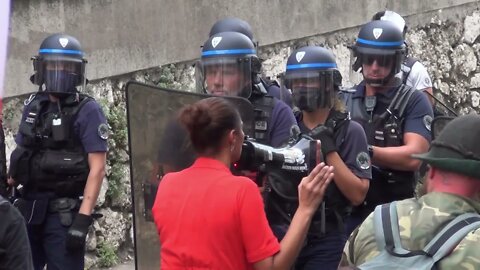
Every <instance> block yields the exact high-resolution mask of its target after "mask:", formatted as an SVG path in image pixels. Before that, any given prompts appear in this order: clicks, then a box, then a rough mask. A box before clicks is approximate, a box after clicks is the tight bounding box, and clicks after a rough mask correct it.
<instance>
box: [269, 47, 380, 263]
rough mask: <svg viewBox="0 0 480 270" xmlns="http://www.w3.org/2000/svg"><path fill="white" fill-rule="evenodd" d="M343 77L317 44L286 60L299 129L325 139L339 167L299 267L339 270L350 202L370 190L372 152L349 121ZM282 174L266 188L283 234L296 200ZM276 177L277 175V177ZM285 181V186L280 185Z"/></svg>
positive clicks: (328, 158) (327, 153)
mask: <svg viewBox="0 0 480 270" xmlns="http://www.w3.org/2000/svg"><path fill="white" fill-rule="evenodd" d="M341 83H342V76H341V74H340V72H339V71H338V69H337V64H336V61H335V57H334V55H333V53H331V52H330V51H329V50H327V49H325V48H322V47H318V46H307V47H302V48H299V49H297V50H295V51H293V53H292V54H291V55H290V57H289V58H288V60H287V67H286V72H285V86H286V88H288V89H291V91H292V97H293V102H294V105H295V106H296V107H297V108H299V109H300V111H299V112H298V113H296V115H295V116H296V119H297V122H298V126H299V127H300V131H301V132H302V133H304V134H307V135H309V136H311V137H312V138H314V139H319V140H320V141H321V147H322V154H323V158H324V160H325V162H326V163H327V164H329V165H330V166H333V167H334V168H335V177H334V181H333V182H332V183H331V184H330V186H329V187H328V188H327V192H326V194H325V201H324V205H323V207H320V208H319V209H318V210H317V212H316V214H315V215H314V218H313V221H312V225H311V226H310V230H309V234H308V237H307V240H306V241H307V243H306V246H305V247H304V248H303V249H302V251H301V253H300V255H299V257H298V260H297V263H296V268H295V269H337V266H338V263H339V262H340V258H341V254H342V250H343V245H344V244H345V234H344V221H345V220H346V218H347V216H348V214H349V212H350V209H351V205H359V204H361V203H362V202H363V200H364V198H365V195H366V194H367V190H368V186H369V182H370V178H371V169H370V156H369V155H368V144H367V139H366V136H365V132H364V131H363V128H362V126H361V125H360V124H358V123H356V122H354V121H350V119H349V117H348V112H347V111H346V108H345V106H344V104H343V103H342V102H341V101H340V100H339V99H338V97H337V94H338V90H339V87H340V86H341ZM279 173H280V175H275V174H273V175H271V177H269V182H268V185H267V188H266V195H265V198H266V203H265V204H266V209H267V216H268V217H269V222H270V224H271V226H272V227H273V228H274V232H276V234H277V237H282V234H283V232H284V228H285V224H286V223H288V219H286V218H285V217H289V216H291V214H292V213H290V212H289V211H290V210H291V209H293V208H292V206H291V205H290V204H291V203H292V202H289V200H285V199H283V198H286V197H287V196H285V195H286V194H281V193H282V190H285V189H288V188H289V187H290V188H291V186H290V185H288V183H287V182H288V181H292V180H291V179H286V177H284V179H280V178H281V177H282V174H281V172H279ZM272 176H273V177H272ZM280 185H285V187H280Z"/></svg>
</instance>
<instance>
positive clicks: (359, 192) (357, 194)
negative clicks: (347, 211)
mask: <svg viewBox="0 0 480 270" xmlns="http://www.w3.org/2000/svg"><path fill="white" fill-rule="evenodd" d="M327 163H328V165H331V166H334V167H335V177H334V178H333V181H335V184H336V185H337V187H338V188H339V189H340V191H341V192H342V194H343V195H345V197H347V199H348V200H349V201H350V202H351V203H352V204H353V205H359V204H361V203H362V202H363V201H364V200H365V196H366V195H367V191H368V186H369V181H368V180H367V179H360V178H359V177H357V176H356V175H355V174H353V173H352V171H351V170H350V169H349V168H348V167H347V165H345V162H343V160H342V159H341V158H340V156H339V155H338V153H337V152H332V153H330V154H328V155H327Z"/></svg>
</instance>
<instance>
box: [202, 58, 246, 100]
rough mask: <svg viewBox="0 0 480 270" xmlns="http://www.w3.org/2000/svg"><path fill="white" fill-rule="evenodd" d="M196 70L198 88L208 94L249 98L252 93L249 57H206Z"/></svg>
mask: <svg viewBox="0 0 480 270" xmlns="http://www.w3.org/2000/svg"><path fill="white" fill-rule="evenodd" d="M196 69H197V73H199V74H197V75H196V80H197V88H201V89H203V91H204V92H206V93H208V94H211V95H217V96H241V97H245V98H248V97H249V96H250V95H251V93H252V81H251V74H252V70H251V59H250V58H249V57H246V58H238V57H215V58H207V57H205V58H202V60H201V63H200V65H198V67H197V68H196ZM198 85H200V87H199V86H198Z"/></svg>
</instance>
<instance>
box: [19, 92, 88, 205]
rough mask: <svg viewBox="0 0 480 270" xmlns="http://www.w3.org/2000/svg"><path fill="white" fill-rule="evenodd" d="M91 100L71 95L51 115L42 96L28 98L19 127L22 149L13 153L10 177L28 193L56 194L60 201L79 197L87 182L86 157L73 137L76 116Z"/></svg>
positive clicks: (78, 142)
mask: <svg viewBox="0 0 480 270" xmlns="http://www.w3.org/2000/svg"><path fill="white" fill-rule="evenodd" d="M90 100H93V99H92V98H91V97H89V96H86V95H79V96H78V99H77V96H75V95H72V96H71V97H67V98H66V99H64V100H61V101H59V102H60V103H59V104H58V105H59V111H52V110H51V107H50V106H52V105H53V104H55V103H51V102H50V101H49V100H48V98H45V96H31V97H30V99H29V100H28V101H27V102H28V103H27V102H26V105H29V106H28V110H27V111H26V117H25V119H24V120H23V121H22V123H21V124H20V128H19V133H20V134H21V135H22V139H23V140H22V145H21V146H20V145H19V146H17V148H16V149H15V150H14V153H12V161H11V170H10V171H11V175H12V177H13V178H14V179H15V180H16V181H17V182H18V183H20V184H23V185H24V186H25V187H26V190H27V191H38V192H55V194H56V195H57V196H60V197H78V196H80V195H81V194H82V193H83V189H84V187H85V183H86V181H87V178H88V173H89V166H88V157H87V153H85V151H84V149H83V146H82V143H81V141H80V139H79V138H78V137H77V136H76V135H75V133H74V127H73V126H74V122H75V119H76V117H77V113H78V112H79V111H80V109H81V108H82V106H83V105H85V104H86V103H87V102H89V101H90ZM49 107H50V109H49Z"/></svg>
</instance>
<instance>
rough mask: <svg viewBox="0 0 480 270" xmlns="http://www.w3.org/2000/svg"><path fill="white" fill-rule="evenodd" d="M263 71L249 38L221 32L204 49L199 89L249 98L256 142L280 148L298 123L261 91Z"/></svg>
mask: <svg viewBox="0 0 480 270" xmlns="http://www.w3.org/2000/svg"><path fill="white" fill-rule="evenodd" d="M260 70H261V62H260V59H259V58H258V57H257V52H256V48H255V45H254V44H253V42H252V41H251V39H250V38H248V37H247V36H245V35H244V34H241V33H238V32H220V33H218V34H215V35H212V36H211V37H210V38H209V39H208V40H207V41H206V42H205V44H204V45H203V49H202V56H201V60H200V62H199V63H198V69H197V71H199V73H200V74H199V76H197V86H198V88H199V89H200V90H201V91H204V92H206V93H209V94H212V95H220V96H223V95H232V96H240V97H244V98H247V99H248V100H249V101H250V102H251V103H252V105H253V107H254V109H255V139H256V141H257V142H260V143H263V144H267V145H271V146H273V147H278V146H280V145H282V144H283V143H285V142H287V141H288V138H289V137H290V129H291V127H292V126H293V125H295V124H296V121H295V117H294V116H293V113H292V110H291V109H290V107H288V106H287V105H286V104H285V103H283V102H281V101H279V100H278V99H277V98H274V97H272V96H269V95H268V94H267V93H266V91H264V90H262V89H261V88H260V87H258V85H259V82H260V81H259V80H260V77H259V74H260Z"/></svg>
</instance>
